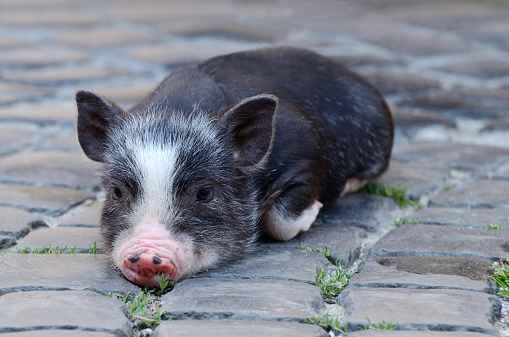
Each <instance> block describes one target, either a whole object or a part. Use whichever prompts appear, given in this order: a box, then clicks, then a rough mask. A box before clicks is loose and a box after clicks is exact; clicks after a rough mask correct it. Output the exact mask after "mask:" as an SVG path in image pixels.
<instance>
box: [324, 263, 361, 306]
mask: <svg viewBox="0 0 509 337" xmlns="http://www.w3.org/2000/svg"><path fill="white" fill-rule="evenodd" d="M352 276H353V273H352V272H351V271H350V270H349V269H348V268H346V267H345V266H344V265H343V264H342V263H341V262H340V263H338V262H336V266H335V267H334V270H333V271H331V272H328V271H325V270H324V269H323V268H320V269H317V271H316V283H315V285H316V286H317V287H318V288H320V290H321V291H322V293H323V294H324V295H325V296H326V297H334V296H337V295H338V294H339V293H340V292H341V291H342V290H343V289H344V288H345V287H346V286H347V284H348V282H350V279H351V278H352Z"/></svg>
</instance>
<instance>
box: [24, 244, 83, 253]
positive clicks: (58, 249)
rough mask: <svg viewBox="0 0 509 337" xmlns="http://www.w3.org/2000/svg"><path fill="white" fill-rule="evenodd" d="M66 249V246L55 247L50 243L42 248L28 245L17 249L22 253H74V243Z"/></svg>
mask: <svg viewBox="0 0 509 337" xmlns="http://www.w3.org/2000/svg"><path fill="white" fill-rule="evenodd" d="M66 249H67V246H65V247H63V248H62V247H60V246H56V247H55V248H53V247H51V245H48V247H46V246H42V248H39V249H36V248H29V247H24V248H20V249H19V250H18V251H19V252H20V253H22V254H30V253H32V254H72V253H74V251H75V250H76V245H74V247H73V248H72V249H68V250H67V251H66Z"/></svg>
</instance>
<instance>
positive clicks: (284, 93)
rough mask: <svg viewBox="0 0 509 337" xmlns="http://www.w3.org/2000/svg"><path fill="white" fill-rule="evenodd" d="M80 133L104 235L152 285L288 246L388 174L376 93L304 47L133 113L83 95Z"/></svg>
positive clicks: (219, 66)
mask: <svg viewBox="0 0 509 337" xmlns="http://www.w3.org/2000/svg"><path fill="white" fill-rule="evenodd" d="M76 100H77V103H78V113H79V114H78V136H79V141H80V144H81V146H82V148H83V150H84V152H85V154H86V155H87V156H88V157H89V158H91V159H92V160H95V161H98V162H101V163H102V164H103V170H102V174H103V185H104V188H105V190H106V201H105V205H104V209H103V212H102V224H101V228H102V235H103V238H104V241H105V242H106V244H107V247H108V248H109V251H110V253H111V256H112V259H113V261H114V262H115V264H116V266H118V267H119V268H120V269H121V270H122V272H123V273H124V275H125V276H126V278H127V279H129V280H130V281H132V282H134V283H136V284H138V285H148V286H157V279H158V278H159V277H160V276H162V275H166V276H169V278H170V279H171V280H174V281H175V280H178V279H179V278H181V277H183V276H187V275H190V274H192V273H195V272H198V271H200V270H203V269H206V268H209V267H212V266H214V265H217V264H218V263H220V262H223V261H226V260H231V259H236V258H239V257H242V256H244V255H245V254H246V253H247V252H249V250H250V248H251V247H252V246H253V244H254V243H255V242H256V240H257V238H258V237H259V235H260V234H261V233H263V232H266V233H267V234H268V235H270V236H272V237H274V238H276V239H278V240H289V239H291V238H293V237H294V236H295V235H297V234H298V233H299V232H301V231H305V230H308V229H309V227H310V226H311V224H312V223H313V221H314V220H315V218H316V216H317V214H318V212H319V210H320V208H321V207H322V206H324V207H327V206H329V205H331V204H332V203H333V202H334V201H335V200H336V199H337V198H339V197H340V196H342V195H344V194H346V193H348V192H351V191H355V190H356V189H358V188H359V187H360V186H361V185H362V184H363V183H364V182H365V181H366V180H367V179H372V178H374V177H377V176H378V175H380V173H381V172H383V170H384V169H385V168H386V167H387V164H388V161H389V157H390V152H391V147H392V139H393V125H392V119H391V115H390V111H389V109H388V108H387V105H386V104H385V102H384V100H383V98H382V97H381V96H380V94H379V93H378V92H377V91H376V89H374V88H373V87H372V86H371V85H369V84H368V83H367V82H366V81H364V80H363V79H362V78H360V77H359V76H357V75H356V74H354V73H352V72H350V71H348V70H346V69H345V68H343V67H342V66H340V65H339V64H337V63H335V62H333V61H331V60H329V59H326V58H324V57H322V56H319V55H317V54H315V53H312V52H310V51H306V50H300V49H293V48H276V49H262V50H255V51H247V52H241V53H236V54H231V55H226V56H219V57H216V58H213V59H210V60H208V61H205V62H203V63H200V64H197V65H193V66H188V67H184V68H181V69H178V70H176V71H174V72H173V73H172V74H171V75H170V76H168V77H167V78H166V79H165V80H164V81H163V82H162V83H161V84H160V85H159V86H158V88H157V89H156V90H154V91H153V92H152V93H151V94H150V95H149V96H148V97H146V98H145V99H144V100H143V101H142V102H140V103H139V104H138V105H136V106H134V107H133V108H131V109H130V110H129V111H123V110H122V109H121V108H120V107H118V106H117V105H115V104H114V103H112V102H110V101H108V100H106V99H103V98H101V97H100V96H98V95H96V94H94V93H91V92H87V91H80V92H78V93H77V95H76Z"/></svg>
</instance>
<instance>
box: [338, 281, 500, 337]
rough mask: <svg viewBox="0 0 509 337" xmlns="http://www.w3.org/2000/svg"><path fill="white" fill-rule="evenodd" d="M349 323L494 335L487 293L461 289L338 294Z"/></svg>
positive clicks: (354, 291) (491, 310)
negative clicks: (383, 322)
mask: <svg viewBox="0 0 509 337" xmlns="http://www.w3.org/2000/svg"><path fill="white" fill-rule="evenodd" d="M340 297H341V301H343V302H344V305H345V307H346V310H347V312H348V318H347V319H348V321H349V322H350V325H351V326H359V327H364V324H367V323H368V321H367V319H366V317H367V318H369V320H370V321H371V322H382V321H385V322H392V323H393V324H396V323H397V324H398V326H399V327H400V328H402V329H404V330H437V328H436V327H438V326H442V327H443V330H447V331H472V332H482V333H488V334H496V331H495V329H494V327H493V325H492V324H491V322H493V320H494V316H495V314H494V309H493V304H492V302H491V300H490V298H492V299H493V300H494V301H498V300H497V299H495V298H494V297H491V296H490V295H487V294H483V293H478V292H473V291H462V290H441V289H440V290H420V289H360V288H350V289H348V290H345V291H344V292H343V293H342V294H341V295H340Z"/></svg>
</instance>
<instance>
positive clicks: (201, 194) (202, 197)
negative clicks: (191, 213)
mask: <svg viewBox="0 0 509 337" xmlns="http://www.w3.org/2000/svg"><path fill="white" fill-rule="evenodd" d="M212 198H214V188H213V187H212V186H205V187H202V188H201V189H200V190H199V191H198V194H197V195H196V201H199V202H209V201H210V200H212Z"/></svg>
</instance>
